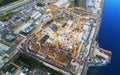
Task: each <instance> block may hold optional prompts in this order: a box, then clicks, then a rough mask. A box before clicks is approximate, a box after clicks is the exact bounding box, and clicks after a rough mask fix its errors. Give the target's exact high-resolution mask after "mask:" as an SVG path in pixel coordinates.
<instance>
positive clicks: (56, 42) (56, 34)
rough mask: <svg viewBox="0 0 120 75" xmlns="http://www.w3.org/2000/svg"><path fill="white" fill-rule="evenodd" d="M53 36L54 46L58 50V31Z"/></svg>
mask: <svg viewBox="0 0 120 75" xmlns="http://www.w3.org/2000/svg"><path fill="white" fill-rule="evenodd" d="M55 36H56V41H55V44H56V48H57V49H58V48H59V42H58V30H57V31H56V32H55Z"/></svg>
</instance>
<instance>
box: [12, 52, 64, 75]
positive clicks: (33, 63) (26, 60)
mask: <svg viewBox="0 0 120 75" xmlns="http://www.w3.org/2000/svg"><path fill="white" fill-rule="evenodd" d="M14 62H15V63H16V64H18V65H20V66H24V67H27V68H28V69H30V70H34V69H40V70H42V71H44V72H50V73H51V75H63V74H62V73H60V72H57V71H55V70H53V69H51V68H49V67H47V66H45V65H44V64H43V63H42V62H39V61H38V60H35V59H34V58H32V57H30V56H29V55H25V54H23V53H20V54H19V56H18V58H15V59H14Z"/></svg>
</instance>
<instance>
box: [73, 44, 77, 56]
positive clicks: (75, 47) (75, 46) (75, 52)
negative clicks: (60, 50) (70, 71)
mask: <svg viewBox="0 0 120 75" xmlns="http://www.w3.org/2000/svg"><path fill="white" fill-rule="evenodd" d="M76 55H77V45H74V54H73V56H74V58H75V57H76Z"/></svg>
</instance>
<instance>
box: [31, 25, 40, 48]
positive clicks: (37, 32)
mask: <svg viewBox="0 0 120 75" xmlns="http://www.w3.org/2000/svg"><path fill="white" fill-rule="evenodd" d="M40 30H41V26H40V24H39V25H38V27H36V28H35V30H34V32H33V33H34V34H35V36H36V38H37V40H40V38H41V33H40ZM37 44H38V45H39V48H40V50H41V44H40V42H38V43H37Z"/></svg>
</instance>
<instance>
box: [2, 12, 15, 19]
mask: <svg viewBox="0 0 120 75" xmlns="http://www.w3.org/2000/svg"><path fill="white" fill-rule="evenodd" d="M16 13H17V12H10V13H8V14H5V15H2V16H0V20H3V19H7V18H10V17H12V16H13V15H14V14H16Z"/></svg>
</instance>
